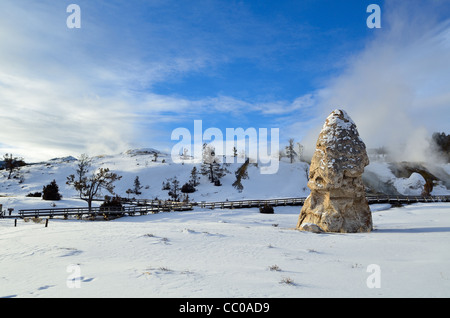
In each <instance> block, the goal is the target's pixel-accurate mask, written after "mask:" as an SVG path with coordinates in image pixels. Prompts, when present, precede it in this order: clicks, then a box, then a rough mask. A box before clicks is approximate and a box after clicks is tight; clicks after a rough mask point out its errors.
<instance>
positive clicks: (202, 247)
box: [0, 149, 450, 297]
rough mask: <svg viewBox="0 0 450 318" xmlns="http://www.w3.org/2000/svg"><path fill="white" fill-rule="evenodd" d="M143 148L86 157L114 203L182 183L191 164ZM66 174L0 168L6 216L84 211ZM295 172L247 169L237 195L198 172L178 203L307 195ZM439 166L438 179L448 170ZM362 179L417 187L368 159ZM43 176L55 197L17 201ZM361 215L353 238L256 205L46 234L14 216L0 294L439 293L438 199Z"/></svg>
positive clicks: (448, 209)
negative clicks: (301, 225)
mask: <svg viewBox="0 0 450 318" xmlns="http://www.w3.org/2000/svg"><path fill="white" fill-rule="evenodd" d="M152 151H153V149H150V150H148V151H146V152H141V151H132V152H127V153H122V154H119V155H115V156H100V157H96V158H95V159H94V162H93V167H108V168H110V169H111V170H112V171H114V172H116V173H118V174H119V175H122V176H123V178H122V180H120V181H119V182H117V184H116V192H117V193H118V194H119V195H122V196H126V193H125V191H126V190H127V189H128V188H131V187H132V186H133V181H134V178H135V177H136V176H139V179H140V181H141V185H142V186H143V187H144V188H143V189H142V190H141V191H142V192H143V194H142V195H141V196H139V197H141V198H154V197H158V198H162V199H166V198H168V195H167V191H166V190H161V185H162V182H163V181H165V180H166V178H172V177H174V176H177V178H178V180H180V185H182V184H183V183H184V182H186V181H187V180H188V178H189V174H190V171H191V169H192V167H193V164H192V163H188V162H186V163H185V164H184V165H181V164H173V163H171V160H170V157H168V156H166V155H164V154H161V153H160V154H159V157H158V162H153V161H152V159H153V158H154V157H153V153H154V152H152ZM162 159H164V160H165V161H166V163H162V162H161V161H162ZM239 166H240V164H231V165H230V167H229V170H230V171H232V172H234V171H235V170H236V169H237V167H239ZM197 168H199V166H197ZM75 169H76V162H75V161H73V158H65V159H64V160H62V159H61V160H52V161H49V162H46V163H41V164H35V165H31V166H26V167H24V168H22V170H21V175H22V176H23V178H22V182H20V179H11V180H7V179H6V178H5V177H4V174H5V171H2V172H0V174H3V176H2V177H1V178H0V194H1V196H0V204H3V209H4V210H5V209H6V208H14V209H15V212H14V213H16V212H17V211H18V210H19V209H23V208H48V207H51V206H52V205H54V204H55V205H56V206H58V207H74V206H86V203H85V202H84V201H81V200H79V199H78V198H77V194H76V192H75V191H74V190H73V189H71V188H70V187H68V186H66V185H65V181H66V177H67V176H68V175H69V174H72V173H74V172H75ZM307 170H308V165H307V164H306V163H303V162H296V163H293V164H290V163H289V162H284V161H283V162H280V169H279V171H278V173H277V174H275V175H262V174H260V173H259V171H258V168H257V167H255V166H252V165H250V167H249V176H250V178H249V179H248V180H243V185H244V190H243V192H242V193H239V192H238V191H237V190H236V189H234V188H233V187H232V186H231V184H232V182H233V181H234V173H232V174H228V175H227V176H225V177H224V178H223V179H222V184H223V185H222V186H221V187H216V186H214V185H212V184H211V183H209V182H208V180H207V179H206V177H204V176H202V177H201V184H200V185H199V186H198V187H197V189H198V191H197V192H195V193H192V194H190V198H191V199H193V200H195V201H217V200H218V201H221V200H226V199H228V200H235V199H242V198H245V199H251V198H254V199H264V198H277V197H278V198H281V197H302V196H307V195H308V193H309V190H308V188H307V187H306V183H307ZM441 170H443V171H447V172H450V169H449V166H448V165H444V166H443V167H442V168H441ZM367 172H368V179H370V181H371V182H372V183H376V182H379V183H380V184H379V185H378V186H379V188H380V189H381V188H384V187H386V188H392V189H395V191H398V192H401V191H403V192H406V191H409V192H410V193H411V191H413V192H414V191H418V188H417V187H418V185H421V184H422V182H423V181H422V180H421V178H420V176H417V175H411V176H409V177H408V178H400V177H396V176H395V175H394V174H393V173H392V171H390V170H389V165H388V164H387V163H384V162H373V163H371V164H370V165H369V166H368V167H367ZM53 179H55V180H56V182H57V184H58V185H59V187H60V192H61V193H62V194H63V196H64V198H63V200H61V201H57V202H49V201H43V200H41V199H40V198H28V197H25V195H26V194H28V193H30V192H35V191H41V190H42V186H43V185H45V184H48V183H49V182H51V181H52V180H53ZM386 185H388V186H386ZM147 186H148V188H147V189H146V187H147ZM435 188H436V187H435ZM438 190H439V191H440V192H444V193H448V190H447V188H445V187H444V186H442V187H438ZM97 204H98V203H97ZM371 209H372V211H373V219H374V228H375V231H373V232H372V233H365V234H320V235H317V234H312V233H305V232H299V231H296V230H294V229H293V228H294V227H295V225H296V223H297V218H298V214H299V212H300V207H276V208H275V214H271V215H267V214H260V213H259V211H258V209H238V210H207V209H195V210H194V211H187V212H170V213H159V214H155V215H147V216H136V217H123V218H120V219H116V220H113V221H108V222H104V221H99V222H92V221H85V220H74V219H70V220H62V219H52V220H50V222H49V226H48V227H47V228H46V227H44V224H43V223H34V222H32V221H28V222H25V221H24V220H19V221H18V225H17V227H14V220H12V219H0V246H1V248H0V297H323V296H325V297H327V296H328V297H378V296H381V297H398V296H400V297H434V296H436V297H448V296H450V272H449V268H450V254H449V252H448V251H449V250H450V246H449V242H450V230H449V229H450V204H449V203H438V204H428V205H427V204H415V205H411V206H406V207H403V208H391V209H389V206H386V205H372V206H371ZM371 264H376V265H377V266H379V268H380V269H381V288H369V287H368V285H367V279H368V277H369V275H370V272H368V271H367V270H368V268H369V265H371ZM289 281H291V283H286V282H289ZM78 287H79V288H78Z"/></svg>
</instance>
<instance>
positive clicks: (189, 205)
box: [11, 196, 450, 218]
mask: <svg viewBox="0 0 450 318" xmlns="http://www.w3.org/2000/svg"><path fill="white" fill-rule="evenodd" d="M305 200H306V198H279V199H263V200H235V201H219V202H205V201H201V202H173V201H160V200H126V203H127V204H128V206H125V207H121V208H117V207H111V208H103V207H93V208H91V209H89V208H87V207H85V208H54V209H24V210H19V217H21V218H25V217H49V218H53V217H55V216H63V217H64V218H68V217H69V216H76V217H78V218H81V217H83V216H90V217H96V216H103V217H104V218H108V217H111V216H122V215H130V216H131V215H136V214H140V215H144V214H148V213H158V212H168V211H186V210H192V209H193V208H194V207H199V208H206V209H240V208H255V207H261V206H264V205H269V206H298V205H303V203H304V202H305ZM367 200H368V202H369V204H374V203H390V204H410V203H417V202H450V196H429V197H421V196H368V197H367ZM11 217H17V216H11Z"/></svg>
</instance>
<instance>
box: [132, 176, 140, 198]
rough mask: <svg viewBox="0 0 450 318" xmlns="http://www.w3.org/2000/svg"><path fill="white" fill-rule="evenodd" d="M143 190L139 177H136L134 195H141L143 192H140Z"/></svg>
mask: <svg viewBox="0 0 450 318" xmlns="http://www.w3.org/2000/svg"><path fill="white" fill-rule="evenodd" d="M141 189H142V186H141V182H140V181H139V176H136V178H135V179H134V189H133V193H134V194H136V195H140V194H142V192H141V191H140V190H141Z"/></svg>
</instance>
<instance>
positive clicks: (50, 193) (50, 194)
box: [42, 180, 62, 201]
mask: <svg viewBox="0 0 450 318" xmlns="http://www.w3.org/2000/svg"><path fill="white" fill-rule="evenodd" d="M61 197H62V195H61V194H59V187H58V185H57V184H56V181H55V180H53V181H52V182H50V184H48V185H46V186H44V187H43V189H42V199H43V200H51V201H59V200H61Z"/></svg>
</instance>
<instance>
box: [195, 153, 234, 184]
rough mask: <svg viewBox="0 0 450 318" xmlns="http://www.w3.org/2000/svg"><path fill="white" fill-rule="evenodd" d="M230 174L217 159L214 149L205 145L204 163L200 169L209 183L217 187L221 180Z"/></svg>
mask: <svg viewBox="0 0 450 318" xmlns="http://www.w3.org/2000/svg"><path fill="white" fill-rule="evenodd" d="M227 172H228V170H227V169H226V168H225V167H224V166H223V165H221V164H220V161H219V158H217V157H216V154H215V151H214V148H213V147H211V146H208V145H206V144H205V145H203V163H202V166H201V169H200V173H201V174H202V175H205V176H208V179H209V181H211V182H212V183H214V184H215V185H220V179H221V178H222V177H223V176H224V175H225V174H226V173H227Z"/></svg>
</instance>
